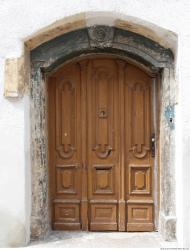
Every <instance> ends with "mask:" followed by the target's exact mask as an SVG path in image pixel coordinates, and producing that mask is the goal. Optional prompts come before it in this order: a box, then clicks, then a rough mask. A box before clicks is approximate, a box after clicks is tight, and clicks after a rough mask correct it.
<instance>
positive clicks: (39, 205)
mask: <svg viewBox="0 0 190 250" xmlns="http://www.w3.org/2000/svg"><path fill="white" fill-rule="evenodd" d="M80 25H81V26H83V27H80ZM80 25H79V26H78V27H79V28H78V29H75V30H72V31H71V30H69V28H68V30H67V29H66V31H69V32H65V34H62V35H60V36H56V37H55V38H53V39H50V40H49V41H45V42H44V43H42V44H40V43H41V42H39V41H40V40H43V39H41V38H40V36H42V33H41V34H38V35H37V36H36V37H35V39H37V40H36V41H38V42H36V44H38V43H39V44H40V45H39V44H38V45H39V46H37V47H36V46H35V41H34V40H35V39H34V40H32V41H34V43H33V45H31V44H32V42H31V38H30V39H29V40H28V42H27V41H26V45H27V46H28V48H29V49H30V50H31V53H30V60H31V82H30V86H29V89H30V93H31V102H30V112H31V166H32V193H33V195H32V215H31V235H32V237H33V238H42V237H44V236H45V235H46V234H47V233H48V232H49V230H50V223H49V214H48V213H49V211H48V175H47V172H48V171H47V167H48V152H47V148H48V147H47V145H48V138H47V131H46V128H47V110H46V106H47V105H46V101H47V100H46V99H47V98H46V93H47V89H46V73H48V72H51V71H52V70H54V69H56V68H57V67H58V66H59V65H61V64H63V63H64V62H66V61H68V60H71V59H72V58H74V57H77V56H81V55H85V54H91V53H111V54H115V55H119V56H122V57H124V58H129V59H130V60H132V61H133V62H134V63H137V64H138V65H139V66H140V67H143V68H144V69H145V70H147V71H149V72H151V73H152V74H153V75H154V73H157V72H160V71H162V75H161V87H162V89H161V97H160V98H161V106H160V124H161V126H160V144H161V147H160V163H161V164H160V166H161V180H162V181H161V186H162V187H163V188H162V190H161V202H160V204H161V205H160V208H161V213H160V219H159V230H160V232H161V233H162V234H163V236H164V238H165V239H168V240H171V239H174V238H175V226H176V225H175V224H176V218H175V198H174V196H175V184H174V180H175V179H174V164H173V162H174V160H173V159H172V155H174V150H175V135H174V127H173V126H171V124H170V121H169V120H168V116H170V114H171V112H170V111H171V110H173V109H174V105H175V103H176V98H177V93H176V95H175V96H171V93H170V87H171V85H173V86H174V87H175V84H176V83H175V78H174V54H173V53H172V50H171V49H168V48H165V47H163V46H161V45H160V44H159V43H158V42H156V41H154V40H151V39H150V38H148V37H146V36H143V35H142V34H138V33H134V32H132V31H131V30H127V26H126V29H123V27H122V29H121V28H118V27H117V26H114V25H113V26H108V25H93V26H89V27H84V26H85V25H84V23H83V24H80ZM123 25H124V22H123ZM43 37H44V36H43ZM38 39H39V40H38ZM29 45H30V46H29ZM168 176H170V177H169V178H168ZM171 194H173V195H171Z"/></svg>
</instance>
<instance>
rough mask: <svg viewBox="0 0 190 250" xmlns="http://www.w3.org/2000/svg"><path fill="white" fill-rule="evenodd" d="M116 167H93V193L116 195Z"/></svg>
mask: <svg viewBox="0 0 190 250" xmlns="http://www.w3.org/2000/svg"><path fill="white" fill-rule="evenodd" d="M114 177H115V173H114V165H94V166H93V178H92V181H93V183H92V185H93V193H94V194H102V195H103V194H114V192H115V190H114V189H115V188H114V187H115V179H114Z"/></svg>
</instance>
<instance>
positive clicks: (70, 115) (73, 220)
mask: <svg viewBox="0 0 190 250" xmlns="http://www.w3.org/2000/svg"><path fill="white" fill-rule="evenodd" d="M49 83H50V84H49V93H50V95H49V109H50V115H49V117H50V119H49V121H50V122H49V131H50V138H49V140H50V143H49V148H50V164H49V165H50V178H49V179H50V181H51V183H50V190H51V206H52V224H53V229H55V230H63V229H65V230H71V229H72V230H76V229H81V219H80V218H81V216H80V209H81V208H80V202H81V178H82V173H81V172H82V170H81V169H82V165H81V116H80V111H81V105H80V101H81V97H80V92H81V90H80V87H81V83H80V67H79V66H78V65H77V64H73V65H69V66H65V67H64V68H63V69H61V70H59V71H58V72H57V73H56V74H54V75H53V76H52V77H51V78H50V82H49Z"/></svg>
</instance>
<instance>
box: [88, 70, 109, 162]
mask: <svg viewBox="0 0 190 250" xmlns="http://www.w3.org/2000/svg"><path fill="white" fill-rule="evenodd" d="M91 91H92V100H91V101H92V104H93V105H92V120H93V122H92V136H93V150H94V152H95V153H96V156H97V157H98V158H101V159H105V158H107V157H108V156H109V155H110V153H111V151H112V150H113V149H114V138H113V129H114V119H113V118H114V76H113V73H112V72H111V71H110V68H109V67H108V68H106V66H99V67H97V68H94V69H93V85H92V89H91Z"/></svg>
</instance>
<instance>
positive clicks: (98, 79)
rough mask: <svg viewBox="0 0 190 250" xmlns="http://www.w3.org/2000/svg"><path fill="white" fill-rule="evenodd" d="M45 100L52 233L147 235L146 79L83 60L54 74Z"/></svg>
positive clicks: (112, 63) (106, 61)
mask: <svg viewBox="0 0 190 250" xmlns="http://www.w3.org/2000/svg"><path fill="white" fill-rule="evenodd" d="M48 92H49V156H50V157H49V170H50V171H49V175H50V176H49V180H50V203H51V211H52V225H53V229H56V230H76V229H78V230H80V229H81V230H92V231H110V230H112V231H117V230H118V231H152V230H153V229H154V227H153V194H152V192H153V190H152V187H153V171H152V168H153V161H152V157H151V151H150V149H151V148H150V138H151V134H152V133H153V131H152V128H151V105H150V104H151V78H150V77H149V76H148V75H147V74H145V73H144V72H143V71H142V70H140V69H138V68H137V67H135V66H133V65H130V64H128V63H126V62H125V61H123V60H118V59H114V58H94V59H84V60H81V61H79V62H73V63H70V64H67V65H66V66H64V67H62V68H60V69H59V70H58V71H57V72H56V73H54V74H53V75H52V76H51V77H50V78H49V89H48Z"/></svg>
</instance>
